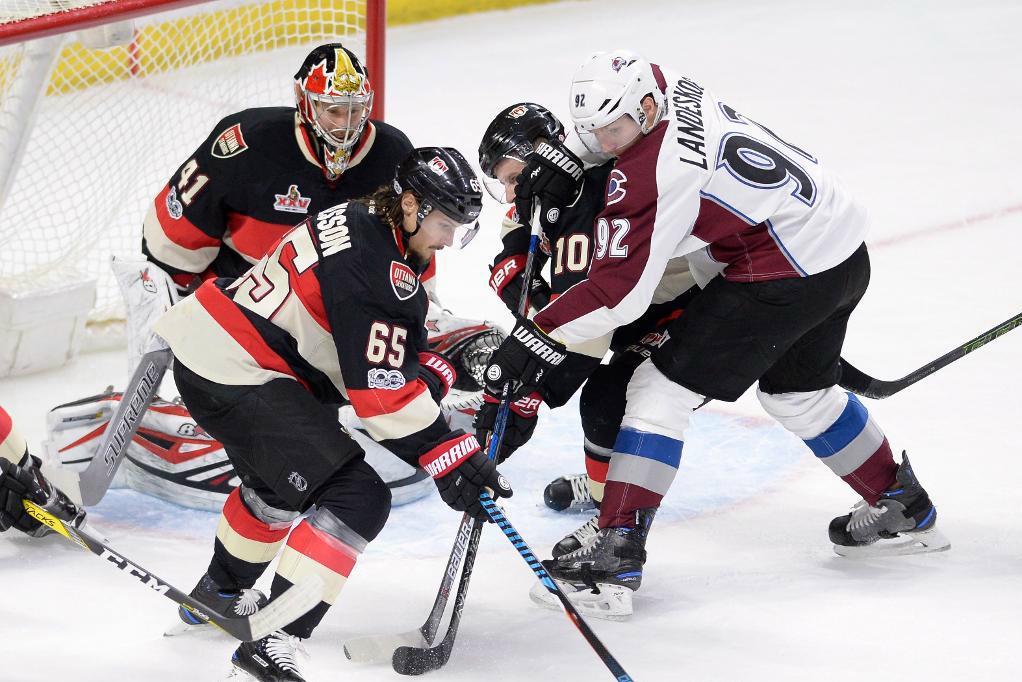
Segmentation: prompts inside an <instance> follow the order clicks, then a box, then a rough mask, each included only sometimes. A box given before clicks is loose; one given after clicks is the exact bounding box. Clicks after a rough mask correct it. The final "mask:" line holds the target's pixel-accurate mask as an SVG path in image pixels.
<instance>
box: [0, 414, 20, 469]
mask: <svg viewBox="0 0 1022 682" xmlns="http://www.w3.org/2000/svg"><path fill="white" fill-rule="evenodd" d="M13 431H14V420H13V419H11V415H9V414H7V411H6V410H4V408H2V407H0V443H3V442H4V441H5V440H7V437H8V436H10V435H11V433H12V432H13ZM15 464H17V462H15Z"/></svg>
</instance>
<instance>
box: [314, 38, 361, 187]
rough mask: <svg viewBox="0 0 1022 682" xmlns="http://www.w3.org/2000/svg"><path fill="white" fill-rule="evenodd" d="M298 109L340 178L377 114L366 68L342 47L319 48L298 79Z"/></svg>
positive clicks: (331, 169) (325, 160)
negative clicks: (374, 113)
mask: <svg viewBox="0 0 1022 682" xmlns="http://www.w3.org/2000/svg"><path fill="white" fill-rule="evenodd" d="M295 103H296V106H297V107H298V115H299V117H300V118H301V120H302V123H303V124H304V125H305V126H307V127H308V128H309V130H311V131H312V133H313V134H314V135H315V136H316V139H318V140H319V142H320V144H321V146H322V151H323V163H324V165H325V166H326V169H327V171H328V172H329V173H330V175H331V176H333V177H336V176H338V175H340V174H341V173H343V172H344V170H345V169H346V168H347V167H348V163H349V162H350V160H351V153H352V150H353V149H354V147H355V145H356V144H357V143H358V141H359V139H360V138H361V137H362V131H363V130H365V126H366V123H367V122H368V121H369V115H370V114H371V113H372V109H373V86H372V84H371V83H370V82H369V74H368V73H367V72H366V69H365V67H364V66H362V62H360V61H359V60H358V57H357V56H355V53H354V52H352V51H351V50H349V49H347V48H346V47H344V46H342V45H341V44H340V43H329V44H327V45H321V46H319V47H317V48H316V49H314V50H313V51H312V52H310V53H309V56H308V57H306V58H305V61H304V62H303V63H302V66H301V68H299V69H298V73H296V74H295Z"/></svg>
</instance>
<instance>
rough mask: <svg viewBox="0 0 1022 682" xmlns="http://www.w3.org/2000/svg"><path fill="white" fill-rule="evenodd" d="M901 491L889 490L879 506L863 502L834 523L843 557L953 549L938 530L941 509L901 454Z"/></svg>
mask: <svg viewBox="0 0 1022 682" xmlns="http://www.w3.org/2000/svg"><path fill="white" fill-rule="evenodd" d="M901 458H902V461H901V466H899V467H898V473H897V485H898V487H897V488H893V489H889V490H886V491H885V492H884V493H883V494H882V495H881V496H880V500H879V501H878V502H877V504H876V506H875V507H873V506H870V505H869V504H867V503H866V501H865V500H860V501H859V502H858V503H857V504H856V505H855V506H854V507H852V512H851V513H850V514H845V515H844V516H839V517H837V518H836V519H834V520H833V521H831V522H830V530H829V532H830V539H831V542H833V543H834V551H835V552H837V553H838V554H840V555H841V556H848V557H862V556H884V555H895V554H920V553H923V552H942V551H944V550H947V549H950V548H951V543H950V542H949V541H948V539H947V538H946V537H945V536H944V534H943V533H941V532H940V531H939V530H937V527H936V524H937V508H936V507H934V506H933V503H932V502H930V497H929V496H928V495H927V494H926V491H925V490H924V489H923V487H922V486H921V485H919V481H918V480H917V479H916V476H915V472H913V471H912V465H911V464H910V463H909V461H908V455H907V454H906V453H904V452H902V453H901Z"/></svg>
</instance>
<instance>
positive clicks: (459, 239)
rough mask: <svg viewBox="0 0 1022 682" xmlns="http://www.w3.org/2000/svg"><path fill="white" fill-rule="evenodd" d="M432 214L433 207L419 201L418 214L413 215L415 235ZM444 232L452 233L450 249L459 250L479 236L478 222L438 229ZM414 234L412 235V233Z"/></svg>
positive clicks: (444, 212)
mask: <svg viewBox="0 0 1022 682" xmlns="http://www.w3.org/2000/svg"><path fill="white" fill-rule="evenodd" d="M432 212H433V205H432V204H430V203H429V202H428V201H426V200H425V199H422V200H420V201H419V212H418V213H417V214H416V215H415V232H416V233H417V232H418V231H419V230H421V229H422V222H423V221H424V220H425V219H426V217H427V216H428V215H429V214H430V213H432ZM440 213H441V214H443V215H444V216H446V217H447V218H450V219H451V220H453V221H455V222H457V221H460V220H463V219H464V217H463V216H454V215H451V214H449V213H447V212H446V211H444V210H443V209H440ZM440 229H442V230H444V231H446V232H449V233H453V235H452V238H451V248H452V249H457V250H459V251H460V250H461V249H463V248H465V247H466V246H468V245H469V243H470V242H471V241H472V240H473V239H475V238H476V235H477V234H479V221H478V220H476V221H473V222H471V223H459V224H458V225H457V226H455V227H446V228H440ZM413 234H414V233H413Z"/></svg>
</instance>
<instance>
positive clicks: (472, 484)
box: [419, 431, 512, 521]
mask: <svg viewBox="0 0 1022 682" xmlns="http://www.w3.org/2000/svg"><path fill="white" fill-rule="evenodd" d="M419 466H421V467H422V468H423V469H425V470H426V473H428V474H429V475H430V476H432V477H433V482H434V483H436V487H437V490H439V491H440V497H441V498H442V499H443V501H444V502H446V503H447V504H448V505H449V506H450V507H451V509H454V510H455V511H463V512H468V513H469V514H470V515H472V516H474V517H475V518H476V519H478V520H480V521H489V520H490V517H489V515H488V514H487V513H486V510H484V509H483V506H482V505H481V504H480V503H479V493H481V492H482V491H483V489H484V488H489V489H490V491H491V495H492V496H493V498H494V499H496V498H498V497H511V495H512V491H511V486H510V485H509V484H508V482H507V479H505V478H504V477H503V476H501V475H500V474H499V473H498V472H497V465H496V464H494V463H493V461H492V460H490V458H489V457H487V456H486V453H485V452H483V451H482V450H480V449H479V441H477V440H476V438H475V436H470V435H467V434H466V433H465V432H463V431H453V432H451V433H450V434H448V436H447V438H445V439H444V440H442V441H440V442H439V443H437V444H435V445H433V446H432V447H430V448H429V449H428V450H426V452H425V453H423V454H422V455H420V456H419Z"/></svg>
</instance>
